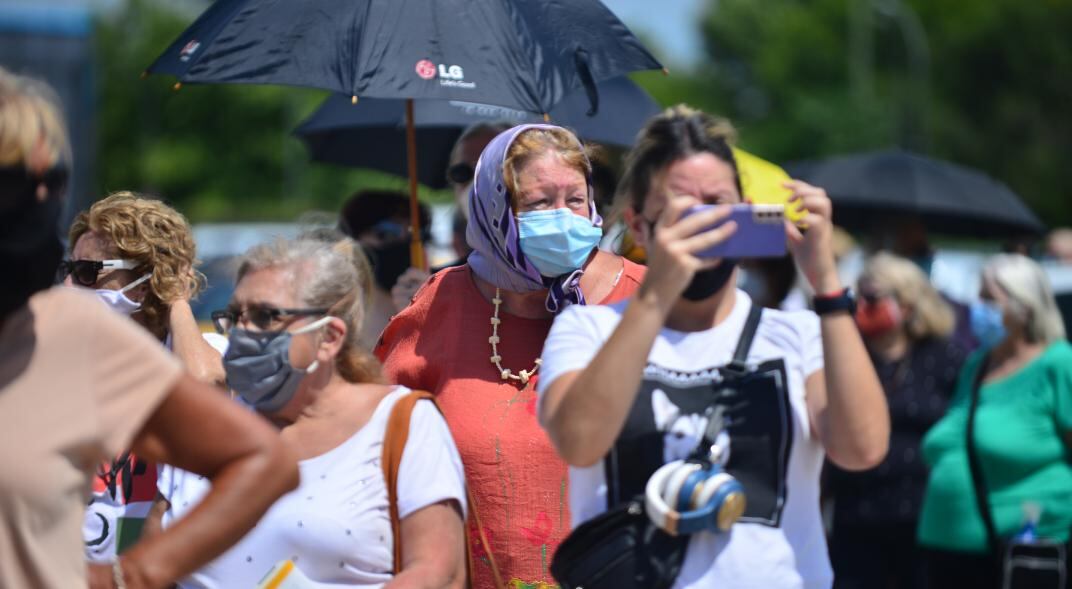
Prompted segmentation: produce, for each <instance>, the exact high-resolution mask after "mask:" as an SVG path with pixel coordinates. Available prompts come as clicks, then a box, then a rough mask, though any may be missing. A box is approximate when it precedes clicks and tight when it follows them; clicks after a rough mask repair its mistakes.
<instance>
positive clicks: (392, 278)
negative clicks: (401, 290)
mask: <svg viewBox="0 0 1072 589" xmlns="http://www.w3.org/2000/svg"><path fill="white" fill-rule="evenodd" d="M409 245H410V242H409V241H399V242H396V243H392V244H390V245H386V246H383V247H377V248H370V249H371V251H372V254H373V259H372V272H373V274H374V275H375V277H376V284H378V285H379V286H380V288H382V289H384V290H388V291H389V290H391V288H392V287H394V285H395V283H396V282H398V277H399V276H402V273H403V272H405V271H406V269H407V268H409Z"/></svg>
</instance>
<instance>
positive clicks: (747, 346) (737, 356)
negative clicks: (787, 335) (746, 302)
mask: <svg viewBox="0 0 1072 589" xmlns="http://www.w3.org/2000/svg"><path fill="white" fill-rule="evenodd" d="M762 318H763V307H762V306H760V305H757V304H755V303H754V302H753V303H752V307H751V308H750V309H749V310H748V319H746V320H745V322H744V329H742V330H741V338H740V339H739V340H737V349H736V350H735V351H734V352H733V360H731V361H730V363H729V366H728V368H730V369H731V370H735V371H738V372H745V371H746V370H747V365H748V351H749V350H751V349H752V340H754V339H755V338H756V331H757V330H758V329H759V322H760V320H761V319H762Z"/></svg>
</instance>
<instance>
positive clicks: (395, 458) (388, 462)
mask: <svg viewBox="0 0 1072 589" xmlns="http://www.w3.org/2000/svg"><path fill="white" fill-rule="evenodd" d="M421 399H426V400H428V401H431V402H432V405H434V406H435V408H436V410H437V411H439V413H440V415H442V414H443V410H442V409H440V408H439V404H438V403H436V401H435V397H433V396H432V394H431V393H428V392H426V391H411V392H410V393H409V394H408V395H406V396H404V397H402V398H400V399H398V400H397V401H395V405H394V407H392V408H391V415H390V416H389V417H388V418H387V428H386V431H385V432H384V436H383V456H382V458H381V460H380V463H381V466H382V467H383V480H384V483H385V484H386V486H387V506H388V512H389V514H390V516H391V534H392V536H393V539H394V572H395V574H398V573H400V572H401V571H402V519H401V518H400V517H398V471H399V469H400V468H401V466H402V453H403V451H405V449H406V441H407V440H408V439H409V420H410V417H411V416H412V414H413V408H414V407H415V406H416V405H417V401H420V400H421ZM465 496H466V502H467V503H468V504H469V505H468V512H469V513H470V515H471V517H472V518H473V521H474V522H475V523H476V529H477V533H478V534H479V535H480V545H481V546H482V547H483V548H484V553H485V554H487V555H488V564H489V565H491V574H492V576H494V577H495V587H496V589H504V588H505V587H506V585H505V584H503V580H502V575H501V574H500V573H499V567H498V565H496V563H495V557H494V556H493V555H492V553H491V544H489V543H488V538H487V535H486V534H485V533H484V525H483V524H482V523H481V522H480V515H479V514H478V513H477V509H476V501H475V500H474V499H473V492H472V491H470V490H469V485H468V484H466V485H465ZM465 568H466V571H465V572H466V574H467V575H468V578H469V585H470V586H471V585H472V583H473V553H472V550H471V549H470V544H469V529H468V526H465Z"/></svg>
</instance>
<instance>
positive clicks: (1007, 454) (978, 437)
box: [918, 341, 1072, 552]
mask: <svg viewBox="0 0 1072 589" xmlns="http://www.w3.org/2000/svg"><path fill="white" fill-rule="evenodd" d="M985 354H986V351H985V350H980V351H977V352H976V353H975V354H973V355H972V356H971V357H970V358H968V361H967V362H965V363H964V367H963V369H962V370H961V372H960V377H959V378H958V380H957V386H956V390H955V392H954V395H953V401H952V402H951V403H950V406H949V411H948V412H947V413H946V415H945V417H943V418H942V419H941V420H940V421H939V422H938V423H936V424H935V425H934V427H932V428H931V430H930V431H929V432H927V435H926V436H925V437H924V439H923V457H924V459H925V460H926V461H927V463H928V464H929V465H930V466H931V474H930V479H929V480H928V482H927V492H926V495H925V496H924V498H923V509H922V512H921V513H920V521H919V531H918V534H919V542H920V544H922V545H923V546H927V547H931V548H939V549H944V550H956V551H963V552H983V551H985V550H986V544H987V542H986V528H985V527H984V525H983V520H982V518H981V517H980V516H979V510H978V508H977V507H976V502H975V493H974V490H973V486H972V479H971V471H970V470H969V468H968V454H967V450H966V445H965V431H966V429H967V426H968V406H969V404H970V402H971V387H972V383H973V381H974V378H975V374H976V372H978V370H979V367H980V364H981V363H982V360H983V358H984V356H985ZM1069 431H1072V346H1069V344H1068V342H1065V341H1059V342H1055V343H1053V344H1050V346H1049V347H1047V348H1046V349H1045V351H1043V353H1042V354H1040V355H1039V356H1038V357H1037V358H1035V359H1034V360H1032V361H1031V362H1029V363H1028V364H1027V365H1025V366H1024V367H1023V368H1021V369H1020V371H1019V372H1016V373H1014V374H1011V375H1009V376H1007V377H1005V378H1002V379H1000V380H997V381H993V382H989V383H986V384H984V385H983V386H982V388H981V389H980V391H979V406H978V408H977V409H976V415H975V436H974V438H975V452H976V455H977V456H978V458H979V462H980V465H981V469H982V472H983V478H984V480H985V482H986V486H987V489H988V490H989V495H990V496H989V504H990V512H991V514H992V517H993V519H994V527H995V528H996V531H997V534H998V535H999V536H1000V537H1002V538H1008V537H1010V536H1013V535H1015V534H1016V533H1017V532H1019V531H1020V529H1021V528H1022V527H1023V520H1024V516H1023V503H1024V502H1025V501H1030V502H1034V503H1037V504H1039V505H1040V506H1041V507H1042V517H1041V520H1040V521H1039V525H1038V529H1037V533H1038V536H1039V537H1042V538H1050V539H1056V540H1061V541H1065V540H1068V532H1069V526H1070V525H1072V467H1070V466H1069V451H1068V448H1067V446H1066V445H1065V443H1064V439H1063V435H1064V434H1066V433H1067V432H1069Z"/></svg>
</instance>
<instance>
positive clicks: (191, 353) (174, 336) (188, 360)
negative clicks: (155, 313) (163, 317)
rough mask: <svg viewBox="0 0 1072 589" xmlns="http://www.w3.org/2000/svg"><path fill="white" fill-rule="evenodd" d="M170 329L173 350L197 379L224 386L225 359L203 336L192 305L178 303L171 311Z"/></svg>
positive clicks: (169, 316)
mask: <svg viewBox="0 0 1072 589" xmlns="http://www.w3.org/2000/svg"><path fill="white" fill-rule="evenodd" d="M168 319H169V321H168V327H169V330H170V333H171V346H172V351H173V352H174V353H175V355H176V356H178V358H179V360H181V361H182V364H183V366H184V367H185V368H186V370H187V372H189V373H190V374H191V375H192V376H193V377H194V378H196V379H197V380H199V381H201V382H207V383H209V384H215V385H221V386H222V385H223V383H224V380H225V375H224V372H223V360H222V358H221V357H220V353H219V352H217V351H216V349H215V348H213V347H212V346H211V345H209V343H208V342H206V341H205V338H204V337H202V335H201V329H200V328H199V327H198V325H197V319H196V318H194V313H193V309H191V308H190V303H189V302H187V301H185V300H179V301H175V302H174V303H172V304H171V307H170V309H169V310H168Z"/></svg>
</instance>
